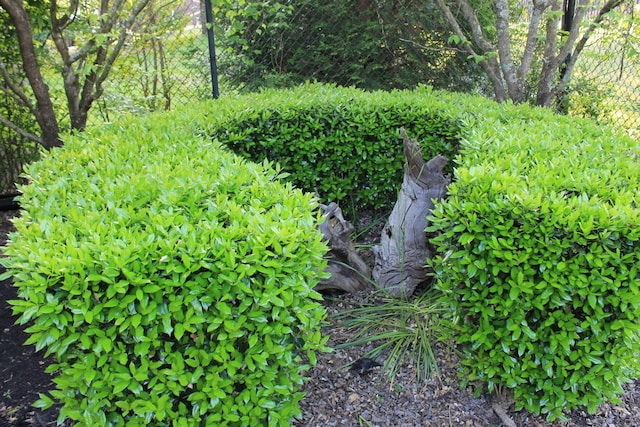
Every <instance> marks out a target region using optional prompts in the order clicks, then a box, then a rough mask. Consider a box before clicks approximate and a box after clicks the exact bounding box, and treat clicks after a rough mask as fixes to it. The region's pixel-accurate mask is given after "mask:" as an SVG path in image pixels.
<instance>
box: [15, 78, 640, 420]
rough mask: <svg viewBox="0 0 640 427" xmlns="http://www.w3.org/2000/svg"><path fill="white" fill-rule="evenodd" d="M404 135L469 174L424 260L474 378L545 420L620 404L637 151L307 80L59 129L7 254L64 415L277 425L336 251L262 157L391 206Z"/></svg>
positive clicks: (294, 398) (557, 126)
mask: <svg viewBox="0 0 640 427" xmlns="http://www.w3.org/2000/svg"><path fill="white" fill-rule="evenodd" d="M401 126H404V127H405V128H406V129H407V132H408V133H409V135H410V136H411V137H412V138H417V139H418V140H419V141H420V142H421V143H422V145H423V153H424V156H425V157H431V156H434V155H436V154H445V155H447V156H449V157H450V158H455V163H456V164H457V166H456V169H455V175H454V176H455V180H454V182H453V183H452V184H451V185H450V187H449V197H448V199H447V200H445V201H442V202H441V203H439V204H438V205H437V208H436V210H435V212H434V215H433V217H432V218H431V220H432V226H431V227H430V229H429V233H431V234H432V237H433V242H434V243H435V244H436V245H437V246H438V247H439V255H438V256H437V257H436V258H435V259H433V260H432V261H431V262H430V266H431V267H432V268H433V269H434V272H435V273H434V274H435V278H436V280H437V286H438V287H439V289H441V290H442V291H443V294H444V296H445V297H446V300H447V301H448V302H449V303H450V304H451V306H452V309H453V311H454V313H455V314H456V317H457V318H458V319H459V320H460V321H459V323H458V324H457V325H455V327H456V332H455V336H456V339H457V341H458V343H459V345H460V346H461V348H462V349H463V353H464V360H463V365H464V372H463V375H464V376H465V378H466V379H467V380H481V381H484V382H486V384H487V385H488V387H489V389H490V390H493V389H494V387H495V386H497V385H504V386H507V387H509V388H512V389H513V391H514V395H515V398H516V402H517V403H516V405H517V407H518V408H526V409H528V410H530V411H533V412H536V413H546V414H548V416H549V418H550V419H552V418H555V417H562V413H563V411H566V410H570V409H572V408H576V407H579V406H583V405H585V406H586V407H587V408H588V409H589V410H590V411H593V410H595V408H596V407H597V406H598V405H599V404H600V403H602V402H603V401H605V400H610V399H615V396H616V395H617V394H619V393H620V392H621V391H622V388H621V385H622V384H623V383H624V382H625V381H627V380H629V379H630V378H633V377H634V376H636V375H638V368H640V365H639V361H638V356H637V355H638V354H640V339H639V338H640V337H639V336H638V334H639V327H638V326H639V324H640V323H639V319H640V289H639V285H640V274H639V270H638V264H639V261H640V231H639V230H640V210H639V209H638V206H637V197H638V196H637V194H638V188H639V186H640V168H638V167H637V165H638V161H639V160H640V148H639V146H638V144H637V142H635V141H633V140H631V139H628V138H624V137H620V136H617V135H616V134H614V133H613V132H612V131H610V130H608V129H606V128H599V127H597V126H595V125H594V124H593V122H590V121H587V120H579V119H568V118H566V117H559V116H555V115H553V114H551V113H550V112H549V111H545V110H542V109H537V108H531V107H527V106H519V107H516V106H513V105H509V104H503V105H497V104H495V103H493V102H490V101H488V100H485V99H481V98H477V97H471V96H466V95H460V94H453V93H444V92H436V91H432V90H430V89H429V88H426V87H421V88H418V89H416V90H414V91H396V92H364V91H361V90H357V89H349V88H337V87H332V86H326V85H304V86H302V87H299V88H296V89H293V90H287V91H265V92H263V93H259V94H252V95H244V96H239V97H231V98H227V99H220V100H217V101H215V102H210V103H203V104H200V105H198V106H196V107H195V108H194V107H190V108H189V109H188V110H186V109H185V110H183V111H178V112H174V113H170V114H164V115H158V116H151V117H150V118H149V119H144V120H141V121H140V123H126V124H122V125H120V126H117V127H116V126H111V127H108V128H105V130H104V131H102V132H100V133H98V132H94V133H93V134H90V135H87V136H85V137H82V138H78V137H74V138H69V139H68V143H67V145H66V147H65V148H63V149H61V150H56V151H55V152H54V153H53V154H51V155H48V156H47V157H46V158H45V159H44V160H42V161H41V162H38V163H36V164H35V165H34V166H32V167H31V168H30V169H29V174H30V179H31V181H32V184H31V185H29V186H27V187H24V197H23V200H22V203H23V205H24V207H25V212H24V214H23V216H22V218H21V219H19V220H18V221H17V222H16V225H17V230H18V231H17V233H16V234H14V235H13V236H12V241H11V243H10V245H9V247H8V248H7V251H6V252H7V254H8V255H9V258H8V259H5V260H3V263H5V264H6V266H7V267H8V269H9V273H10V274H13V276H14V279H15V283H16V285H17V286H18V288H19V296H20V298H21V299H20V300H17V301H14V302H13V304H14V305H15V310H16V312H18V313H20V314H21V322H23V323H27V322H30V324H31V323H32V326H29V328H28V331H29V332H30V334H31V337H30V339H29V342H30V343H34V344H36V346H37V347H38V348H46V349H47V351H48V352H49V353H50V354H53V355H54V356H55V357H56V358H57V360H58V363H57V364H56V365H54V367H53V368H52V369H54V370H59V372H60V374H59V376H58V378H57V379H56V383H57V387H58V390H56V391H54V392H52V396H53V398H54V399H56V400H59V401H62V402H63V403H64V404H65V406H64V407H63V410H62V416H66V417H69V418H72V419H76V420H83V422H85V423H86V424H91V423H97V424H104V421H108V422H112V423H114V424H123V423H125V422H126V423H127V425H129V424H131V425H138V424H140V425H142V424H157V425H161V424H162V423H163V422H164V423H166V422H167V420H172V421H174V423H185V425H190V424H189V423H199V422H203V423H205V424H216V425H217V423H219V422H222V420H226V421H227V422H228V423H229V424H230V425H250V424H256V423H257V424H268V425H286V423H287V422H288V421H289V420H291V417H293V416H294V415H295V414H296V413H297V411H298V405H297V403H298V401H299V399H300V394H299V393H298V392H297V386H298V385H299V384H300V383H301V381H302V378H301V371H302V370H303V369H304V368H305V364H304V363H303V362H302V359H301V357H302V356H303V353H305V352H306V353H307V355H308V356H307V357H308V358H309V361H310V362H311V363H313V362H314V360H315V359H314V351H317V350H321V349H323V346H324V339H323V338H322V337H321V336H320V331H319V325H320V322H321V321H322V319H323V316H324V312H323V310H322V309H321V307H320V306H319V305H318V303H317V302H316V301H315V299H316V298H317V294H316V293H315V292H313V291H312V290H311V288H312V286H313V285H314V284H315V282H316V280H317V279H318V271H320V270H321V268H322V267H323V261H322V256H323V255H324V253H325V250H326V248H325V247H324V245H323V244H321V242H320V238H319V236H318V233H317V232H316V231H315V225H316V223H317V217H316V216H314V215H313V214H311V209H312V208H313V207H314V206H315V205H314V201H313V199H312V198H311V197H310V196H309V195H308V194H304V193H301V192H300V191H299V190H295V189H293V188H292V185H291V184H282V183H280V182H279V181H276V180H275V179H276V177H277V176H279V172H278V167H275V166H271V164H269V163H268V162H267V161H266V160H265V159H269V160H270V161H277V162H278V163H279V164H280V165H281V167H282V170H283V171H284V172H285V173H288V174H290V175H289V177H288V178H287V179H288V180H289V182H290V183H295V185H297V186H299V187H302V188H303V189H304V190H306V191H308V192H310V191H314V190H318V192H319V193H320V195H321V197H322V198H324V199H326V200H335V201H338V202H341V203H342V204H343V205H345V204H346V205H352V206H353V209H354V210H359V209H363V208H371V207H374V208H375V207H387V208H390V206H391V203H392V202H393V201H394V200H395V192H396V191H397V188H398V185H399V183H400V181H401V176H402V148H401V142H400V138H399V137H398V134H397V130H398V128H399V127H401ZM223 144H224V145H226V146H227V147H231V148H233V149H234V150H235V151H237V152H238V153H241V154H242V155H243V156H245V157H247V158H248V159H249V160H253V161H254V162H258V164H256V163H253V162H249V161H241V160H239V158H238V157H236V156H234V155H232V154H230V153H229V152H228V151H227V150H225V149H223V148H222V145H223ZM458 150H460V151H458ZM49 399H50V398H48V397H43V399H42V400H41V401H40V403H39V404H40V405H48V404H50V403H51V402H50V400H49ZM256 420H258V421H256Z"/></svg>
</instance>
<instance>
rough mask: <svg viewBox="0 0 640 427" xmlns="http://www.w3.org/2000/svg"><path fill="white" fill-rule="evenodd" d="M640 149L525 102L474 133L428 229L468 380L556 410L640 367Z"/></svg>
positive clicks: (597, 397)
mask: <svg viewBox="0 0 640 427" xmlns="http://www.w3.org/2000/svg"><path fill="white" fill-rule="evenodd" d="M639 160H640V145H639V144H638V143H637V142H635V141H633V140H631V139H628V138H624V137H619V136H616V135H614V134H613V133H612V132H610V131H608V130H606V129H602V128H598V127H595V126H594V125H593V124H592V123H590V122H586V121H578V120H575V119H574V120H571V119H569V118H567V117H558V116H554V115H552V114H550V113H549V112H547V111H543V110H537V109H531V108H528V107H520V108H515V107H513V106H500V107H494V108H492V109H491V110H487V111H485V112H484V114H483V115H482V118H481V120H479V121H478V123H477V124H476V126H475V127H474V128H473V129H468V130H467V135H466V137H465V142H464V144H463V149H462V156H461V164H460V165H459V166H458V168H457V170H456V174H455V182H454V183H452V184H451V185H450V187H449V197H448V199H447V201H446V202H445V203H441V204H439V205H438V206H437V209H436V212H435V214H434V218H432V221H433V226H432V227H431V228H430V231H431V232H437V233H441V234H440V235H439V236H438V237H436V238H435V239H434V241H435V242H436V243H437V244H439V245H440V254H441V255H440V256H439V257H437V258H435V259H433V260H432V261H431V266H432V267H433V268H434V270H435V272H436V277H437V279H438V286H439V287H440V289H442V290H443V291H444V292H445V294H446V295H447V296H448V297H449V300H450V301H451V302H452V304H453V306H454V308H455V310H456V313H457V315H458V317H459V318H460V320H461V322H460V324H459V325H458V328H459V329H458V334H457V340H458V342H459V343H460V344H461V345H462V346H463V349H464V351H465V354H466V358H465V360H464V365H465V367H466V370H465V375H467V378H468V379H469V380H482V381H486V383H488V385H489V388H490V389H493V387H494V386H495V385H498V384H502V385H506V386H507V387H509V388H513V389H514V395H515V398H516V407H517V408H522V407H525V408H527V409H528V410H530V411H533V412H536V413H539V412H542V413H547V414H548V417H549V418H550V419H554V418H555V417H562V412H563V411H566V410H570V409H573V408H576V407H580V406H583V405H585V406H586V407H587V408H588V410H589V411H595V409H596V408H597V406H598V405H599V404H600V403H602V402H603V401H605V400H608V399H611V398H614V396H615V395H616V394H618V393H621V392H622V388H621V385H622V384H623V383H624V382H625V381H628V380H629V379H630V378H634V377H635V376H637V375H638V368H640V364H639V355H640V340H639V335H638V333H639V332H640V328H639V325H640V274H639V271H640V270H639V262H640V209H638V189H639V188H640V164H639V163H640V162H639Z"/></svg>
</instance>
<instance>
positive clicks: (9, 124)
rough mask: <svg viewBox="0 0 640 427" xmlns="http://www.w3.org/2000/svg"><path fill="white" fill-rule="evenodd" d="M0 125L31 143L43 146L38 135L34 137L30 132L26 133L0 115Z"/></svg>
mask: <svg viewBox="0 0 640 427" xmlns="http://www.w3.org/2000/svg"><path fill="white" fill-rule="evenodd" d="M0 123H2V124H3V125H5V126H6V127H8V128H9V129H11V130H12V131H14V132H16V133H17V134H19V135H20V136H23V137H25V138H27V139H29V140H31V141H34V142H37V143H38V144H40V145H44V140H43V139H42V138H40V137H39V136H38V135H34V134H32V133H31V132H27V131H26V130H24V129H22V128H21V127H20V126H18V125H16V124H15V123H13V122H12V121H11V120H9V119H7V118H6V117H4V116H3V115H2V114H0Z"/></svg>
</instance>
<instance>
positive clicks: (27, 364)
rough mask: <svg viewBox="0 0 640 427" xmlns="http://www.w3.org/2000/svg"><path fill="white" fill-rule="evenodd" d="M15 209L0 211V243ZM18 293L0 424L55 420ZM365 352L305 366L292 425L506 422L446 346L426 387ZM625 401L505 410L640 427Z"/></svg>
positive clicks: (1, 326) (514, 415)
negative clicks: (370, 360)
mask: <svg viewBox="0 0 640 427" xmlns="http://www.w3.org/2000/svg"><path fill="white" fill-rule="evenodd" d="M15 214H16V212H0V248H1V247H2V246H3V245H4V243H5V241H6V234H7V233H8V232H9V231H10V229H11V223H10V218H11V217H12V216H13V215H15ZM0 255H1V254H0ZM2 271H3V268H2V267H1V266H0V273H1V272H2ZM369 292H370V291H369V290H365V291H362V292H360V293H356V294H342V295H332V296H327V298H326V300H325V305H326V307H327V310H328V312H329V313H330V314H331V313H336V312H339V311H340V310H345V309H347V308H349V307H352V306H353V305H354V304H358V303H359V302H361V301H363V300H364V299H366V298H367V295H368V293H369ZM15 298H16V293H15V288H13V286H12V285H11V282H10V281H8V280H7V281H4V282H0V331H1V335H0V427H6V426H54V425H56V422H55V420H56V418H57V411H58V410H57V408H55V407H54V408H51V409H49V410H47V411H40V410H37V409H34V408H33V407H31V404H32V403H33V402H34V401H35V400H36V399H37V398H38V393H44V392H46V391H47V390H49V389H52V388H53V384H52V382H51V376H50V375H49V374H46V373H45V368H46V366H47V365H48V364H49V363H50V361H48V360H46V359H44V358H43V355H42V353H36V352H35V350H34V348H33V346H24V345H23V343H24V341H25V340H26V339H27V335H26V334H25V332H24V327H23V326H19V325H16V324H15V321H16V318H15V317H14V316H13V315H12V313H11V308H10V305H9V303H8V302H7V301H8V300H11V299H15ZM325 333H326V334H328V335H329V336H330V341H329V344H330V345H333V346H336V345H338V344H341V343H344V342H346V341H348V340H349V338H350V335H349V331H346V330H344V329H342V328H340V327H339V326H338V325H336V324H335V323H334V322H330V324H329V325H328V326H327V328H326V329H325ZM366 350H367V349H366V348H361V347H353V348H349V349H347V350H336V351H333V352H331V353H323V354H320V355H319V357H318V365H317V366H316V367H315V368H313V369H312V370H310V371H309V372H308V377H309V381H308V382H307V383H306V384H305V386H304V391H305V392H306V393H307V394H306V397H305V399H304V400H303V401H302V404H301V407H302V411H303V415H302V417H301V418H300V419H299V420H296V422H295V423H294V425H295V426H296V427H306V426H309V427H329V426H353V427H356V426H363V427H364V426H377V427H387V426H389V427H391V426H394V427H395V426H399V427H410V426H411V427H417V426H436V427H440V426H442V427H445V426H464V427H471V426H480V427H486V426H500V425H503V424H502V421H501V419H500V418H499V417H498V416H497V415H496V413H495V412H494V410H493V409H492V403H493V401H492V397H491V396H487V395H482V396H480V397H474V395H473V390H472V388H471V387H469V388H465V389H463V388H461V387H460V380H459V378H458V376H457V363H458V359H457V356H456V354H455V353H454V352H453V351H452V350H451V349H449V348H448V347H446V346H443V345H436V346H435V353H436V358H437V359H438V364H439V367H440V374H439V375H438V376H437V377H434V378H432V379H431V380H430V381H428V382H427V383H426V384H422V385H418V384H417V383H416V382H415V380H414V379H415V372H414V371H413V369H412V368H411V367H410V366H406V367H404V368H402V369H401V370H400V371H399V372H398V373H397V375H396V376H395V378H394V379H393V381H389V380H388V378H387V377H386V375H384V373H383V372H381V371H380V369H372V370H371V371H370V372H368V373H366V374H364V375H361V374H360V373H358V372H354V371H351V370H349V368H348V367H349V365H350V364H351V363H353V362H354V361H355V360H357V359H358V358H360V357H362V355H363V354H364V353H365V352H366ZM621 399H622V404H620V405H614V404H604V405H602V406H601V407H600V408H599V409H598V411H597V412H596V414H591V415H589V414H587V413H586V412H585V411H582V410H576V411H572V412H571V413H569V414H568V418H569V420H568V421H566V422H563V421H556V422H554V423H548V422H546V421H545V419H544V417H539V416H534V415H532V414H529V413H527V412H526V411H519V412H515V411H513V407H509V408H507V415H508V416H509V417H510V418H511V420H512V421H513V422H514V423H515V424H516V425H517V426H535V427H538V426H548V425H550V426H554V427H555V426H563V427H583V426H584V427H586V426H601V427H622V426H629V427H637V426H640V408H639V404H640V380H636V381H634V382H633V383H631V384H628V385H627V386H625V394H624V395H623V396H621Z"/></svg>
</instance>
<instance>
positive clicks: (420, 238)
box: [373, 129, 450, 298]
mask: <svg viewBox="0 0 640 427" xmlns="http://www.w3.org/2000/svg"><path fill="white" fill-rule="evenodd" d="M400 133H401V134H402V139H403V141H404V155H405V158H406V163H405V165H404V179H403V182H402V187H401V189H400V192H399V194H398V200H397V201H396V204H395V206H394V207H393V211H392V212H391V215H390V216H389V219H388V220H387V223H386V224H385V226H384V228H383V230H382V235H381V236H380V244H379V245H378V246H375V247H374V248H373V254H374V262H375V265H374V267H373V280H374V281H375V282H376V283H377V284H378V286H380V287H382V288H384V289H385V290H386V291H387V292H389V293H390V294H392V295H394V296H399V297H405V298H406V297H409V296H411V295H412V294H413V292H414V291H415V289H416V287H417V286H418V284H420V283H421V282H424V281H425V280H426V278H427V271H426V269H425V263H426V260H427V258H430V257H431V256H432V255H433V248H432V247H431V245H430V244H429V241H428V239H427V233H426V232H425V229H426V228H427V225H428V223H429V221H428V220H427V216H429V215H430V214H431V211H432V210H433V208H434V200H436V201H437V200H440V199H442V198H443V197H444V196H445V195H446V191H447V186H448V184H449V182H450V178H449V177H448V176H447V177H445V176H444V175H443V173H442V170H443V168H444V166H445V165H446V164H447V161H448V160H447V158H446V157H444V156H441V155H438V156H436V157H434V158H433V159H431V160H429V162H425V161H424V159H423V158H422V150H421V148H420V145H419V144H418V142H416V141H415V140H412V139H409V137H408V136H407V134H406V132H405V130H404V129H400Z"/></svg>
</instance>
